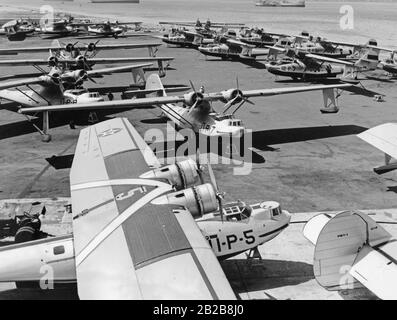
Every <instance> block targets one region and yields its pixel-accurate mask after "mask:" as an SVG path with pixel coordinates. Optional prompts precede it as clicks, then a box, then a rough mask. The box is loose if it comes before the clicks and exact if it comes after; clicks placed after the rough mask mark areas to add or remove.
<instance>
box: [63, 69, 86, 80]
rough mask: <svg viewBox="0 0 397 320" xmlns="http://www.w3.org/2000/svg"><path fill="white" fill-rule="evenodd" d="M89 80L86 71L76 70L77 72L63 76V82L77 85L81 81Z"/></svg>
mask: <svg viewBox="0 0 397 320" xmlns="http://www.w3.org/2000/svg"><path fill="white" fill-rule="evenodd" d="M87 78H88V75H87V72H86V71H85V70H75V71H68V72H65V73H64V74H62V76H61V79H62V81H65V82H69V83H75V82H79V81H84V80H86V79H87Z"/></svg>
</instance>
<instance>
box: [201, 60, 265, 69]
mask: <svg viewBox="0 0 397 320" xmlns="http://www.w3.org/2000/svg"><path fill="white" fill-rule="evenodd" d="M205 61H208V62H219V61H223V60H222V59H220V58H207V59H205ZM226 61H229V62H239V63H242V64H244V65H246V66H248V67H252V68H255V69H260V70H264V69H266V66H265V64H264V63H262V62H259V61H257V60H254V61H245V60H226Z"/></svg>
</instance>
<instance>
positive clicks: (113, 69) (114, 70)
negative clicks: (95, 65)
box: [87, 63, 152, 76]
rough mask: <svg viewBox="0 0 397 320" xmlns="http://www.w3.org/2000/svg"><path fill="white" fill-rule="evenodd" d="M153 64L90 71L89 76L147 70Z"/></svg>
mask: <svg viewBox="0 0 397 320" xmlns="http://www.w3.org/2000/svg"><path fill="white" fill-rule="evenodd" d="M151 65H152V64H151V63H143V64H135V65H134V64H133V65H128V66H121V67H111V68H103V69H95V70H88V71H87V75H88V76H94V75H102V74H112V73H117V72H126V71H130V70H132V69H140V68H145V67H149V66H151Z"/></svg>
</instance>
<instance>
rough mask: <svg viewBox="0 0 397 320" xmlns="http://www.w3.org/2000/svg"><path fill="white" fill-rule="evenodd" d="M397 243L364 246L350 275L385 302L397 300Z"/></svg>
mask: <svg viewBox="0 0 397 320" xmlns="http://www.w3.org/2000/svg"><path fill="white" fill-rule="evenodd" d="M396 259H397V241H394V242H389V243H386V244H385V245H382V246H380V247H377V248H376V249H374V248H372V247H370V246H364V247H363V248H362V249H361V251H360V252H359V253H358V255H357V258H356V261H355V263H354V264H353V265H352V267H351V269H350V271H349V273H350V274H351V275H352V276H353V277H354V278H355V279H357V280H358V281H360V282H361V284H363V285H364V286H365V287H366V288H368V289H369V290H371V291H372V292H373V293H375V294H376V295H377V296H378V297H379V298H381V299H383V300H397V289H396V288H397V263H396Z"/></svg>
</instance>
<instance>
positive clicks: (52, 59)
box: [47, 56, 59, 67]
mask: <svg viewBox="0 0 397 320" xmlns="http://www.w3.org/2000/svg"><path fill="white" fill-rule="evenodd" d="M47 61H48V65H49V66H50V67H56V66H57V65H58V62H59V60H58V58H57V57H54V56H51V57H49V58H48V60H47Z"/></svg>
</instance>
